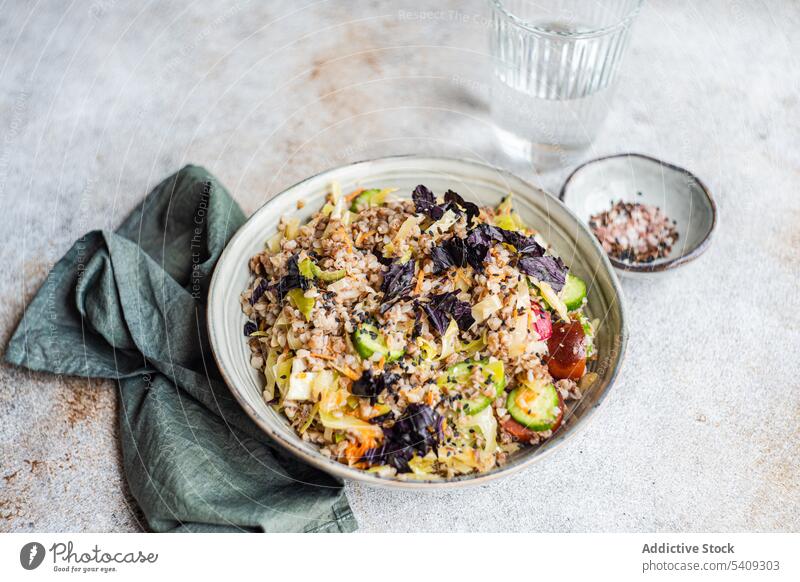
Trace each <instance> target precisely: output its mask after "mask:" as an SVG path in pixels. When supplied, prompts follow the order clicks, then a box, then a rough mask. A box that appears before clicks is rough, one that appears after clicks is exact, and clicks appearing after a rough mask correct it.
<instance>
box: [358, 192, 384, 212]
mask: <svg viewBox="0 0 800 582" xmlns="http://www.w3.org/2000/svg"><path fill="white" fill-rule="evenodd" d="M388 193H389V191H388V190H380V189H377V188H373V189H371V190H364V191H363V192H362V193H361V194H359V195H358V196H356V197H355V199H354V200H353V202H352V204H350V212H361V211H362V210H366V209H367V208H369V207H370V206H380V205H381V204H383V202H384V200H386V195H387V194H388Z"/></svg>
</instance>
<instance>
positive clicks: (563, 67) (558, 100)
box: [489, 0, 643, 168]
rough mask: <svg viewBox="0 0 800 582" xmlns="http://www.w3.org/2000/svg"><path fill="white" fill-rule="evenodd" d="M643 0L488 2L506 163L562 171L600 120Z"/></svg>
mask: <svg viewBox="0 0 800 582" xmlns="http://www.w3.org/2000/svg"><path fill="white" fill-rule="evenodd" d="M642 1H643V0H489V5H490V7H491V10H492V27H491V39H490V42H491V52H492V61H493V75H492V86H491V113H492V120H493V122H494V126H495V131H496V133H497V135H498V137H499V139H500V143H501V145H502V147H503V149H504V150H505V151H506V153H508V154H509V155H510V156H512V157H514V158H517V159H523V160H525V161H531V162H533V164H534V165H535V166H537V167H539V168H547V167H555V166H563V165H565V164H567V163H569V162H570V161H572V159H573V158H574V157H575V155H576V154H578V153H580V152H581V150H583V149H584V148H586V147H587V146H588V145H589V144H590V143H591V142H592V140H593V139H594V137H595V135H596V134H597V131H598V129H599V128H600V126H601V125H602V123H603V120H604V119H605V117H606V115H607V113H608V110H609V107H610V103H611V97H612V95H613V93H614V88H615V79H616V76H617V70H618V69H619V65H620V62H621V61H622V56H623V54H624V53H625V48H626V45H627V44H628V37H629V36H630V29H631V25H632V23H633V20H634V19H635V18H636V15H637V14H638V12H639V7H640V6H641V4H642Z"/></svg>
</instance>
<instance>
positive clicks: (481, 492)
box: [0, 0, 800, 531]
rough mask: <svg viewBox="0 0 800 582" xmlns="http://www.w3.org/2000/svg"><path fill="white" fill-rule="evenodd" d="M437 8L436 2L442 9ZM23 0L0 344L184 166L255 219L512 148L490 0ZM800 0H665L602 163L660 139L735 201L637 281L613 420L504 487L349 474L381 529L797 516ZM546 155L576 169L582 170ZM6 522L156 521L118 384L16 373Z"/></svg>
mask: <svg viewBox="0 0 800 582" xmlns="http://www.w3.org/2000/svg"><path fill="white" fill-rule="evenodd" d="M437 4H439V3H437ZM431 5H432V3H428V2H416V3H414V2H402V3H396V2H370V3H364V2H359V3H355V2H352V3H344V2H336V1H329V2H325V1H314V2H298V3H293V2H281V3H276V2H270V3H262V2H247V1H239V2H235V1H234V2H229V3H224V4H223V3H214V2H207V1H201V2H192V3H181V2H118V1H115V0H97V1H96V2H94V3H91V2H75V3H70V4H67V3H64V2H59V1H57V0H44V1H42V2H36V3H33V2H24V1H22V0H18V1H14V0H12V1H11V2H6V3H4V4H3V7H2V9H1V10H0V14H1V15H2V16H0V47H2V50H0V132H1V133H2V136H3V137H2V140H1V142H0V193H1V195H2V205H3V206H2V208H3V211H2V213H0V237H2V247H0V253H2V263H0V264H2V265H3V276H2V277H0V298H2V301H0V341H2V345H5V342H6V341H7V339H8V337H9V335H10V333H11V330H12V329H13V328H14V326H15V325H16V323H17V322H18V320H19V318H20V316H21V312H22V309H23V305H25V303H26V301H28V300H29V299H30V298H31V296H32V294H33V293H34V292H35V290H36V289H37V288H38V286H39V285H40V284H41V282H42V280H43V278H44V276H45V273H46V272H47V270H48V268H49V266H50V265H51V264H52V262H53V261H54V260H56V259H58V258H59V257H60V256H61V255H62V254H63V253H64V251H65V250H66V249H67V248H68V247H69V246H70V244H71V243H72V241H73V240H74V239H75V238H77V237H79V236H80V235H81V234H82V233H83V232H84V231H86V230H89V229H92V228H113V227H114V226H116V225H117V224H118V223H119V221H120V220H121V219H122V217H123V216H124V215H125V214H126V213H127V212H128V210H129V209H130V208H131V207H133V206H134V204H136V202H138V201H139V199H140V198H141V196H142V195H143V194H144V193H145V192H146V191H147V190H148V189H149V188H150V187H151V186H152V185H153V184H155V183H156V182H158V181H159V180H160V179H161V178H163V177H164V176H165V175H167V174H169V173H171V172H173V171H174V170H176V169H177V168H179V167H180V166H181V165H183V164H184V163H186V162H189V161H191V162H193V163H198V164H203V165H206V166H207V167H209V168H210V169H211V170H212V171H213V172H215V173H216V174H217V175H218V176H219V178H220V179H221V180H222V181H223V182H224V183H225V184H227V185H228V187H229V189H230V190H231V191H232V192H233V194H234V196H235V198H236V199H237V200H238V201H239V202H240V203H241V205H242V206H243V208H244V209H245V210H246V211H247V212H252V211H253V210H254V209H256V208H257V207H258V206H259V205H261V204H262V203H263V202H264V201H265V200H266V199H267V198H268V197H269V196H271V195H273V194H274V193H276V192H278V191H280V190H281V189H282V188H284V187H285V186H288V185H290V184H292V183H294V182H295V181H297V180H299V179H301V178H303V177H305V176H307V175H309V174H311V173H314V172H317V171H320V170H322V169H325V168H328V167H331V166H334V165H339V164H342V163H346V162H349V161H354V160H357V159H362V158H367V157H373V156H378V155H384V154H391V153H403V152H425V153H434V154H445V155H452V156H469V157H475V158H479V159H484V160H488V161H490V162H494V163H498V164H501V165H508V162H507V161H506V160H505V159H504V158H503V156H502V155H501V154H500V153H499V152H498V150H497V148H496V145H495V143H494V142H493V137H492V133H491V130H490V126H489V125H488V123H487V114H486V112H487V103H486V101H487V94H486V81H487V57H486V48H485V46H486V43H485V36H486V9H485V5H484V3H483V2H480V1H474V2H466V3H464V2H454V1H450V2H446V3H444V5H443V7H441V8H438V7H437V8H436V9H435V10H432V9H431V8H430V6H431ZM798 28H800V7H798V5H797V4H796V3H794V2H790V1H784V2H778V1H775V2H769V3H767V2H763V3H762V2H736V1H733V2H722V1H713V2H689V1H686V0H682V1H677V2H671V1H669V2H668V1H667V0H658V1H653V2H648V3H647V5H646V7H645V9H644V11H643V13H642V15H641V18H640V20H639V22H638V23H637V25H636V29H635V31H634V35H633V38H632V43H631V48H630V51H629V54H628V56H627V59H626V61H625V64H624V67H623V71H622V76H621V85H620V89H619V91H618V94H617V97H616V100H615V101H614V107H613V111H612V114H611V117H610V119H609V120H608V123H607V125H606V127H605V129H604V130H603V131H602V134H601V136H600V138H599V139H598V140H597V142H596V143H595V145H594V147H593V149H592V150H591V151H589V152H587V153H586V154H585V156H584V158H590V157H595V156H598V155H603V154H609V153H615V152H620V151H638V152H644V153H649V154H652V155H655V156H657V157H659V158H662V159H666V160H668V161H671V162H674V163H677V164H680V165H683V166H686V167H687V168H690V169H691V170H693V171H694V172H695V173H697V174H698V175H699V176H701V177H702V178H703V179H704V180H705V181H706V182H707V183H708V185H709V186H710V188H711V189H712V191H713V192H714V194H715V195H716V198H717V202H718V205H719V210H720V218H721V225H720V228H719V231H718V233H717V237H716V240H715V242H714V244H713V246H712V247H711V249H710V250H709V251H708V253H707V254H706V255H705V256H704V257H703V258H702V259H701V260H700V261H698V262H696V263H695V264H691V265H689V266H686V267H685V268H682V269H681V270H680V271H679V272H676V273H674V274H673V275H672V276H671V277H668V278H665V279H663V280H658V281H652V282H645V281H642V282H639V281H636V282H629V281H626V282H625V283H624V287H625V292H626V296H627V301H628V306H629V309H630V315H631V320H632V321H631V331H632V335H631V341H630V347H629V351H628V357H627V361H626V365H625V369H624V373H623V375H622V378H621V380H620V382H619V383H618V384H617V386H616V387H615V389H614V391H613V394H612V395H611V396H610V400H609V402H608V404H607V407H606V408H605V409H604V410H603V411H602V413H601V414H600V415H599V417H598V418H597V419H596V420H595V421H594V422H593V423H592V425H591V426H590V427H589V429H588V430H586V431H585V432H583V434H582V435H581V436H580V437H579V438H576V439H575V440H574V441H572V442H571V443H570V444H568V445H567V446H565V447H564V448H562V449H561V450H560V451H559V452H558V453H557V454H556V455H554V456H552V457H550V458H549V459H548V460H547V461H546V462H544V463H542V464H540V465H539V466H537V467H535V468H534V469H531V470H529V471H527V472H525V473H523V474H520V475H518V476H516V477H513V478H510V479H508V480H506V481H504V482H502V483H496V484H493V485H491V486H486V487H483V488H480V489H474V490H466V491H462V492H457V493H447V494H435V495H420V494H410V493H393V492H388V491H380V490H370V489H366V488H363V487H360V486H357V485H349V486H348V495H349V497H350V500H351V502H352V504H353V507H354V510H355V512H356V515H357V517H358V519H359V522H360V524H361V529H362V530H363V531H387V530H392V531H394V530H397V531H407V530H426V531H428V530H430V531H452V530H466V531H477V530H492V531H506V530H508V531H586V530H588V531H644V530H659V531H672V530H678V531H688V530H709V531H720V530H736V531H742V530H756V531H791V530H793V531H798V530H800V515H799V511H798V506H800V469H799V468H798V467H800V464H798V458H800V433H798V426H799V425H800V422H799V421H800V380H798V373H800V365H798V356H797V352H798V348H800V299H798V293H797V283H798V280H799V279H800V199H799V198H798V196H797V185H798V179H799V178H800V148H798V147H797V135H798V133H799V132H800V114H799V113H798V94H800V92H799V91H798V88H799V87H798V80H800V74H798V73H800V70H798V57H797V54H798V52H800V51H799V50H798V49H800V44H798V41H797V35H796V31H797V29H798ZM513 169H515V170H516V171H518V172H519V173H520V174H521V175H523V176H524V177H526V178H529V179H531V180H534V181H539V182H540V183H542V184H544V185H545V186H547V187H549V188H551V189H556V188H557V187H558V186H559V184H560V182H561V180H562V179H563V177H564V175H565V171H566V169H565V170H563V171H560V172H553V173H550V174H542V175H537V174H535V173H534V172H533V171H532V170H531V169H530V168H526V167H522V168H520V167H516V168H513ZM0 374H1V375H0V386H1V387H2V388H1V391H0V419H1V422H0V477H2V479H0V530H4V531H5V530H15V531H31V530H35V531H63V530H80V531H130V530H137V529H139V527H140V517H139V515H138V513H137V510H136V509H135V503H134V502H133V501H132V500H131V499H130V498H129V496H128V495H127V493H126V488H125V484H124V479H123V477H122V475H121V472H120V466H119V449H118V446H117V441H116V428H115V425H116V417H115V413H116V396H115V394H114V386H113V385H111V384H110V383H107V382H95V381H88V382H87V381H86V380H85V379H68V378H55V377H52V376H47V375H41V374H30V373H28V372H26V371H23V370H18V369H11V368H8V367H2V369H0Z"/></svg>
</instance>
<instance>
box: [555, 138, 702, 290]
mask: <svg viewBox="0 0 800 582" xmlns="http://www.w3.org/2000/svg"><path fill="white" fill-rule="evenodd" d="M559 199H560V200H561V201H562V202H563V203H564V204H566V205H567V206H568V207H569V208H570V210H572V211H573V212H574V213H575V214H577V215H578V218H580V219H581V220H582V221H583V222H584V224H588V223H589V217H591V216H592V215H594V214H597V213H598V212H603V211H604V210H608V209H609V208H610V207H611V205H612V203H613V202H616V201H617V200H622V201H623V202H640V203H642V204H649V205H652V206H657V207H659V208H661V209H662V210H663V211H664V212H665V213H666V214H667V216H669V217H670V218H671V219H673V220H675V222H676V224H675V228H676V230H677V231H678V240H677V242H676V243H675V244H674V245H673V246H672V250H671V252H670V253H669V255H667V256H666V257H664V258H661V259H656V260H655V261H653V262H650V263H629V262H625V261H620V260H618V259H615V258H614V257H611V256H609V260H610V261H611V264H612V265H614V268H615V269H617V272H619V273H620V274H622V275H625V276H637V275H643V274H650V273H660V272H665V271H669V270H671V269H674V268H676V267H679V266H680V265H683V264H685V263H687V262H689V261H691V260H693V259H696V258H697V257H699V256H700V255H701V254H703V252H704V251H705V250H706V249H707V248H708V245H709V244H710V243H711V235H712V233H713V232H714V229H715V228H716V224H717V208H716V205H715V204H714V199H713V198H712V197H711V193H710V192H709V191H708V188H706V186H705V184H703V182H702V181H701V180H700V179H699V178H698V177H697V176H695V175H694V174H692V173H691V172H689V171H688V170H685V169H683V168H679V167H678V166H673V165H672V164H668V163H666V162H662V161H661V160H657V159H655V158H651V157H650V156H645V155H642V154H617V155H614V156H607V157H603V158H598V159H596V160H592V161H589V162H586V163H585V164H582V165H580V166H578V167H577V168H576V169H575V170H574V171H573V172H572V173H571V174H570V175H569V177H568V178H567V180H566V181H565V182H564V185H563V186H562V187H561V192H560V194H559Z"/></svg>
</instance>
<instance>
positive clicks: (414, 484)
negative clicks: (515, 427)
mask: <svg viewBox="0 0 800 582" xmlns="http://www.w3.org/2000/svg"><path fill="white" fill-rule="evenodd" d="M401 159H417V160H419V161H420V162H445V163H457V164H465V165H469V166H476V167H480V168H482V169H489V170H492V171H494V172H497V173H499V174H501V175H503V176H506V177H510V178H513V180H515V181H519V182H522V183H524V184H525V185H526V186H528V187H530V188H531V189H532V190H535V191H539V192H541V193H542V195H543V196H548V197H549V198H550V199H552V202H554V203H556V204H559V205H561V206H562V207H563V209H564V210H565V211H566V212H567V214H568V215H569V216H570V217H571V218H572V219H573V220H574V221H575V222H576V224H578V227H579V228H581V229H583V230H584V231H585V233H586V234H587V235H588V236H589V238H590V240H591V241H592V244H594V246H595V247H596V248H597V250H599V255H600V259H601V262H602V264H603V268H604V269H605V270H606V272H607V273H608V274H609V281H610V283H611V287H612V289H613V292H614V295H615V296H616V301H617V304H618V305H619V313H620V335H619V337H620V341H619V358H618V362H617V365H616V366H615V367H614V368H613V369H612V370H611V374H610V377H609V381H608V386H607V387H606V389H605V391H604V392H603V393H602V394H600V396H599V398H598V400H597V402H596V403H595V404H594V405H593V406H592V407H591V408H589V409H587V410H586V412H585V413H584V416H583V417H581V418H580V419H579V421H578V422H577V423H575V425H573V426H572V427H571V428H570V430H569V432H567V433H566V435H565V436H564V437H562V438H560V439H558V440H556V442H554V443H553V444H552V446H550V447H548V448H547V449H546V450H545V451H543V452H541V453H539V454H537V455H530V456H529V457H528V458H526V459H522V460H520V461H519V462H518V463H516V464H514V465H507V466H504V467H500V468H498V469H496V470H494V471H492V472H490V473H477V474H469V475H464V476H461V477H460V478H455V479H442V480H435V481H433V480H431V481H417V480H407V481H404V480H399V479H386V478H383V477H378V476H377V475H375V474H372V473H367V472H366V471H364V470H362V469H356V468H353V467H349V466H347V465H344V464H342V463H339V462H337V461H334V460H332V459H328V458H327V457H325V456H323V455H321V454H319V453H317V454H316V455H314V454H310V453H308V452H307V451H306V450H304V449H302V448H301V447H299V446H297V445H296V444H295V443H293V442H291V441H288V440H285V439H283V438H282V437H281V435H280V434H278V433H277V432H276V431H275V430H274V429H273V428H272V427H271V426H270V425H269V423H268V422H266V421H265V420H264V419H263V418H262V417H261V416H260V415H259V414H258V412H257V411H256V410H255V409H254V408H253V407H252V406H250V404H249V403H248V402H247V400H246V398H245V397H244V395H243V394H242V393H241V392H240V390H239V389H238V387H237V385H236V383H235V382H233V380H232V379H231V378H230V377H229V376H228V374H227V373H226V372H225V367H224V366H223V363H222V362H221V360H220V358H219V356H218V355H217V354H218V349H217V341H218V339H217V338H219V337H222V336H220V335H218V334H217V333H216V329H215V322H214V321H213V319H212V317H211V311H212V306H213V305H214V301H213V300H212V299H213V296H214V294H215V293H216V289H217V287H218V285H219V277H218V274H219V272H220V269H219V267H220V265H222V264H224V261H225V259H226V255H227V253H228V251H229V249H230V248H231V247H232V246H233V243H234V241H235V240H236V239H237V238H238V237H239V236H241V235H242V233H243V232H244V231H245V229H246V227H247V225H248V224H249V223H250V222H251V221H253V220H254V219H256V217H257V216H258V215H260V214H261V213H264V212H266V211H267V210H268V209H269V207H270V206H271V205H272V204H273V203H274V202H275V201H276V200H278V199H279V198H281V197H283V196H285V195H286V194H287V193H289V191H290V190H293V189H295V188H297V187H298V186H301V185H302V184H305V183H306V182H309V181H311V180H313V179H315V178H318V177H320V176H323V175H325V174H328V173H333V172H337V171H339V170H342V169H344V168H348V167H352V166H358V165H361V164H369V163H374V162H381V161H390V160H401ZM520 195H521V196H524V197H526V198H527V197H528V195H527V194H520ZM627 322H628V318H627V310H626V307H625V300H624V295H623V292H622V285H621V284H620V281H619V279H618V278H617V275H616V273H615V272H614V269H613V268H612V267H611V263H610V262H609V261H608V257H607V256H606V254H605V253H604V252H603V250H602V247H601V246H600V243H599V242H598V241H597V239H596V238H595V237H594V235H593V234H592V233H591V231H589V229H588V227H587V226H586V225H585V224H584V223H583V222H582V221H581V220H580V219H579V218H578V217H577V216H576V215H575V213H574V212H572V210H571V209H569V208H568V207H567V206H566V205H565V204H563V202H561V201H560V200H558V199H556V197H555V196H552V195H550V194H547V192H545V191H544V190H542V189H541V188H538V187H536V186H534V185H532V184H530V183H529V182H528V181H526V180H523V179H522V178H520V177H519V176H517V175H515V174H513V173H512V172H510V171H508V170H504V169H502V168H498V167H496V166H493V165H491V164H485V163H482V162H478V161H475V160H469V159H465V158H453V157H445V156H429V155H420V154H400V155H392V156H381V157H377V158H371V159H366V160H360V161H357V162H352V163H348V164H343V165H341V166H336V167H334V168H329V169H326V170H323V171H321V172H318V173H316V174H314V175H312V176H309V177H307V178H305V179H303V180H301V181H299V182H297V183H296V184H293V185H291V186H289V187H287V188H286V189H284V190H282V191H281V192H279V193H278V194H276V195H275V196H273V197H271V198H270V199H269V200H268V201H267V202H265V203H264V204H263V205H262V206H260V207H259V208H258V209H257V210H255V211H254V212H253V213H252V214H251V215H250V216H249V217H248V218H247V220H246V221H245V223H244V224H243V225H242V226H241V227H240V228H239V229H238V231H237V232H236V233H235V234H234V235H233V236H232V237H231V238H230V240H229V241H228V242H227V244H226V245H225V248H224V249H223V251H222V253H221V254H220V257H219V259H218V260H217V264H216V265H215V266H214V272H213V274H212V277H211V282H210V284H209V292H208V299H207V303H206V328H207V332H208V337H209V344H210V346H211V353H212V355H213V357H214V362H215V364H216V365H217V369H218V370H219V372H220V375H221V376H222V378H223V380H224V381H225V384H226V385H227V386H228V389H229V390H230V391H231V393H232V394H233V396H234V398H235V399H236V401H237V402H238V403H239V405H240V406H241V407H242V409H243V410H244V411H245V413H246V414H247V415H248V416H249V417H250V419H251V420H252V421H253V422H254V423H255V424H256V425H257V426H258V427H259V428H260V429H261V430H262V431H263V432H264V433H265V434H266V435H267V436H268V437H269V438H270V439H271V440H272V441H273V442H275V443H277V444H278V445H279V446H281V447H282V448H283V449H284V450H286V451H287V452H289V453H291V454H292V455H294V456H295V457H297V458H299V459H301V460H302V461H304V462H306V463H308V464H309V465H311V466H312V467H315V468H317V469H319V470H321V471H324V472H326V473H328V474H329V475H333V476H335V477H338V478H341V479H350V480H353V481H359V482H362V483H366V484H369V485H371V486H377V487H383V488H389V489H405V490H418V491H419V490H441V489H460V488H466V487H472V486H477V485H485V484H487V483H489V482H491V481H494V480H496V479H500V478H504V477H508V476H509V475H512V474H514V473H516V472H518V471H521V470H522V469H525V468H527V467H529V466H531V465H533V464H534V463H536V462H538V461H540V460H542V459H543V458H545V457H547V456H549V455H550V454H551V453H552V452H553V451H555V450H557V449H559V448H560V447H561V446H562V445H563V444H564V443H565V442H566V441H567V440H569V439H570V438H572V437H574V436H575V435H577V434H579V433H580V432H582V431H583V430H585V429H586V427H587V426H588V425H589V423H590V422H591V421H592V420H593V419H594V418H595V417H596V415H595V413H596V412H597V410H598V409H600V408H601V407H602V406H603V405H604V404H605V403H606V401H607V397H608V394H609V393H610V392H611V389H612V388H613V387H614V384H615V382H616V380H617V378H618V377H619V374H620V371H621V370H622V367H623V365H624V361H625V353H626V349H627V344H628V336H629V330H628V323H627ZM243 364H244V365H249V364H248V363H247V362H246V361H245V362H243Z"/></svg>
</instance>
